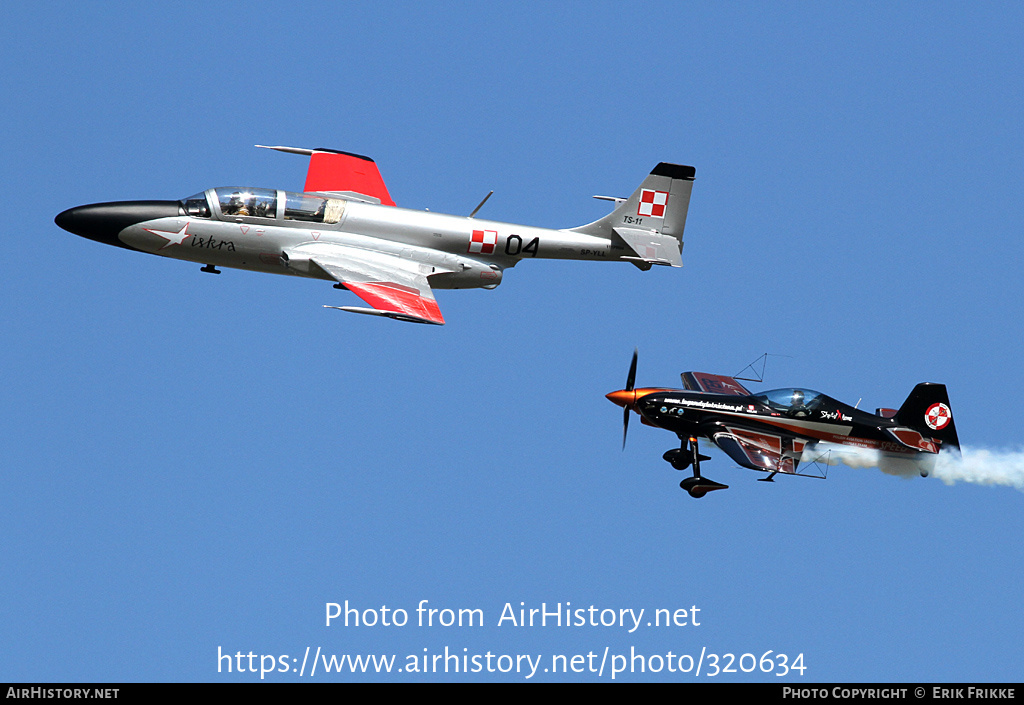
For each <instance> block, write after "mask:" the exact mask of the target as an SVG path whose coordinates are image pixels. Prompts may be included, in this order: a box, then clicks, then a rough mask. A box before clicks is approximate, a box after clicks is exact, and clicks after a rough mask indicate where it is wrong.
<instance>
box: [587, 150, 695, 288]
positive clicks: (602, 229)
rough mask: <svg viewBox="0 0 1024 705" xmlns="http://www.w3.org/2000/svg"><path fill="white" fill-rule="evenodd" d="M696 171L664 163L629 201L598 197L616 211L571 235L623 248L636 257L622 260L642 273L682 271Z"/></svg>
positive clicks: (687, 167) (658, 166)
mask: <svg viewBox="0 0 1024 705" xmlns="http://www.w3.org/2000/svg"><path fill="white" fill-rule="evenodd" d="M696 171H697V170H696V169H694V168H693V167H692V166H683V165H681V164H670V163H668V162H662V163H660V164H658V165H657V166H656V167H654V169H652V170H651V173H650V174H648V176H647V178H646V179H644V181H643V183H642V184H640V186H639V187H638V188H637V189H636V191H634V192H633V195H631V196H630V197H629V198H626V199H622V198H608V197H604V196H601V197H599V198H605V199H606V200H612V201H615V203H616V207H615V210H613V211H612V212H611V213H609V214H608V215H606V216H605V217H603V218H601V219H600V220H595V221H594V222H593V223H588V224H586V225H581V226H580V227H578V228H572V232H577V233H583V234H585V235H595V236H597V237H605V238H608V239H611V240H614V241H618V242H620V243H622V244H624V245H625V246H626V248H628V249H629V250H631V251H632V252H633V253H635V256H632V255H630V256H625V257H623V259H626V260H628V261H631V262H633V264H635V265H636V266H638V267H640V268H641V269H650V268H651V265H654V264H663V265H671V266H675V267H679V266H681V265H682V261H681V258H680V252H681V251H682V248H683V229H684V228H685V227H686V214H687V212H688V211H689V209H690V193H691V191H692V190H693V179H694V175H695V174H696Z"/></svg>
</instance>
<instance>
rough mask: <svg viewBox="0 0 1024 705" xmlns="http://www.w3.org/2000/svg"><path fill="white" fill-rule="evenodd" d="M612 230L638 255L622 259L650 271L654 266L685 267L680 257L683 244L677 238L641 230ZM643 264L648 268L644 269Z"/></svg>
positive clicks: (620, 228)
mask: <svg viewBox="0 0 1024 705" xmlns="http://www.w3.org/2000/svg"><path fill="white" fill-rule="evenodd" d="M612 230H613V232H614V233H615V234H616V235H618V236H619V237H620V238H622V241H623V242H625V243H626V245H627V246H628V247H629V249H631V250H633V252H635V253H636V254H637V256H636V257H623V258H622V259H625V260H629V261H630V262H633V263H634V264H636V265H637V266H638V267H640V268H641V269H650V266H651V265H654V264H659V265H664V266H669V267H682V266H683V259H682V257H681V256H680V255H681V250H682V243H681V242H680V241H679V240H677V239H676V238H674V237H671V236H669V235H662V234H660V233H656V232H654V231H653V230H641V229H639V228H622V227H619V228H613V229H612ZM641 263H643V264H646V265H647V266H646V267H642V266H640V265H641Z"/></svg>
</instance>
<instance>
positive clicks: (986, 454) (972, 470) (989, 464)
mask: <svg viewBox="0 0 1024 705" xmlns="http://www.w3.org/2000/svg"><path fill="white" fill-rule="evenodd" d="M960 451H961V453H962V454H963V457H962V458H957V457H956V456H955V454H953V453H940V454H939V459H938V462H936V463H935V469H934V471H933V472H932V474H933V475H935V477H937V478H939V479H940V480H942V481H943V482H945V483H946V484H947V485H953V484H955V483H957V482H973V483H975V484H978V485H1001V486H1003V487H1013V488H1016V489H1018V490H1022V491H1024V450H988V449H987V448H964V447H961V448H960Z"/></svg>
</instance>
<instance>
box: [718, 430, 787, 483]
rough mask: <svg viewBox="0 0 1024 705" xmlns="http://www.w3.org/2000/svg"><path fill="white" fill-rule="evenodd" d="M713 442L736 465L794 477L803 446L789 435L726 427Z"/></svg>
mask: <svg viewBox="0 0 1024 705" xmlns="http://www.w3.org/2000/svg"><path fill="white" fill-rule="evenodd" d="M711 440H713V441H714V442H715V443H716V444H717V445H718V447H719V448H721V449H722V450H723V451H725V453H726V454H727V455H728V456H729V457H730V458H732V459H733V461H735V462H736V463H737V464H739V465H741V466H743V467H745V468H750V469H751V470H763V471H765V472H773V473H774V472H781V473H787V474H790V475H793V474H798V473H797V472H796V468H797V465H798V464H799V463H800V456H801V455H802V454H803V450H804V446H805V445H806V443H805V442H804V441H803V440H800V439H797V438H793V437H791V436H780V435H776V434H773V433H765V432H764V431H753V430H750V429H745V428H737V427H734V426H726V427H724V428H723V430H721V431H719V432H718V433H715V434H714V435H713V436H712V438H711Z"/></svg>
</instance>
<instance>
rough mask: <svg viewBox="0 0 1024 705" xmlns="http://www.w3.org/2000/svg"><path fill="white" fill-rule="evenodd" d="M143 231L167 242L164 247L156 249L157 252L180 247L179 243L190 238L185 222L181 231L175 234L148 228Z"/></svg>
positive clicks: (186, 222)
mask: <svg viewBox="0 0 1024 705" xmlns="http://www.w3.org/2000/svg"><path fill="white" fill-rule="evenodd" d="M144 230H145V231H146V232H147V233H153V234H154V235H156V236H157V237H162V238H163V239H164V240H167V243H166V244H165V245H163V246H162V247H160V248H158V249H157V251H158V252H159V251H160V250H163V249H166V248H168V247H170V246H171V245H180V244H181V243H183V242H185V239H186V238H190V237H192V233H190V232H188V221H187V220H186V221H185V225H183V226H182V228H181V230H179V231H177V232H174V231H172V230H151V229H149V228H144Z"/></svg>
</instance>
